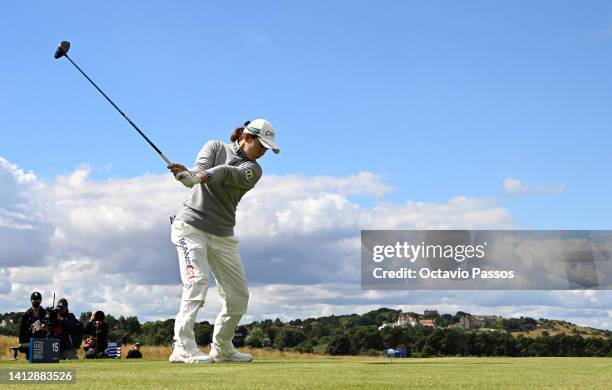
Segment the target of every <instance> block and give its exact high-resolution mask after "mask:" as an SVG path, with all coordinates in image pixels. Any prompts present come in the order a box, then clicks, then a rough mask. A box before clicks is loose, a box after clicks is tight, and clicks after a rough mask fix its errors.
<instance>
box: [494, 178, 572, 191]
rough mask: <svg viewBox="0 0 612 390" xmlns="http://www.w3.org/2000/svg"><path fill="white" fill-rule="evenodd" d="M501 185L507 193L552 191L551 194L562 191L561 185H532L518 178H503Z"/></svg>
mask: <svg viewBox="0 0 612 390" xmlns="http://www.w3.org/2000/svg"><path fill="white" fill-rule="evenodd" d="M502 186H503V188H504V191H505V192H506V193H508V194H513V195H519V194H527V193H552V194H560V193H562V192H563V191H564V188H563V186H552V187H547V186H533V185H529V184H526V183H523V182H522V181H520V180H518V179H513V178H511V177H508V178H506V179H504V181H503V183H502Z"/></svg>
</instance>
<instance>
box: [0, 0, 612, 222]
mask: <svg viewBox="0 0 612 390" xmlns="http://www.w3.org/2000/svg"><path fill="white" fill-rule="evenodd" d="M18 4H19V3H11V4H5V5H4V6H3V8H4V11H5V12H3V14H4V15H5V16H4V17H3V18H4V20H3V23H1V27H0V29H1V30H2V33H3V36H6V37H11V38H10V39H7V40H6V42H5V44H4V53H5V54H4V58H5V60H4V61H3V63H2V69H3V71H2V73H1V76H0V82H1V85H2V86H3V87H2V90H3V93H2V94H1V95H0V99H1V100H0V106H1V107H2V111H3V125H2V127H3V129H4V130H3V133H5V134H11V135H10V136H8V137H7V136H5V137H3V142H2V154H3V155H4V156H5V157H6V158H7V159H8V160H9V161H12V162H14V163H17V164H20V165H21V166H23V167H25V168H27V169H33V170H35V171H36V172H38V173H39V174H40V175H45V176H51V175H55V174H57V173H60V172H64V171H67V170H70V169H73V168H74V167H75V166H77V165H79V164H81V163H83V162H86V163H89V164H91V165H92V166H93V167H94V174H95V175H96V176H97V177H106V176H112V177H127V176H130V175H137V174H141V173H143V172H161V171H163V169H164V166H163V164H160V161H158V159H157V157H156V156H155V155H154V154H153V153H151V151H150V150H149V149H148V147H147V146H146V145H145V144H144V143H142V141H141V140H140V139H138V138H137V136H136V135H135V133H132V130H131V129H130V128H129V127H128V125H127V124H126V123H123V119H122V118H121V117H120V116H118V115H117V113H115V112H114V111H113V109H112V107H111V106H110V105H108V104H107V103H106V102H105V101H103V99H102V97H101V96H98V95H97V92H96V91H95V90H94V89H93V88H92V87H91V86H90V85H88V83H87V82H86V81H85V80H84V79H82V78H81V76H80V75H79V74H78V73H77V72H76V70H75V69H73V68H72V67H71V65H70V64H68V63H67V62H66V61H64V60H62V61H55V60H54V59H53V58H52V56H51V55H52V53H53V51H54V48H55V47H56V45H57V43H58V42H59V41H60V40H62V39H67V40H70V41H71V42H72V45H73V46H72V50H71V54H72V57H73V59H74V60H75V61H76V62H77V63H78V64H80V65H81V66H82V67H83V68H84V69H85V71H86V72H88V73H89V74H90V76H91V77H92V78H94V80H96V81H97V82H98V84H99V85H100V86H101V87H102V89H103V90H105V91H106V92H107V93H108V94H109V95H110V96H111V98H113V99H114V100H115V101H116V102H117V103H118V104H119V106H120V107H122V108H123V109H124V111H126V112H127V113H128V115H129V116H130V117H131V118H132V119H133V120H134V121H135V122H136V123H137V124H139V125H140V127H141V128H143V129H144V130H145V132H146V133H148V134H149V135H150V137H151V138H152V139H154V141H155V142H156V143H158V144H159V145H160V147H161V148H162V149H163V150H164V151H165V152H166V154H168V155H169V156H171V157H172V158H173V159H175V160H177V161H184V162H190V161H191V160H192V159H193V156H194V155H195V153H196V152H197V151H198V149H199V148H200V146H201V144H202V143H203V142H205V140H207V139H209V138H221V139H224V138H225V137H226V136H227V133H228V130H229V129H230V128H231V127H232V126H234V125H236V124H238V123H240V122H242V121H243V120H245V119H248V118H252V117H255V116H264V117H267V118H269V119H270V120H271V121H272V122H273V123H274V124H275V126H276V127H277V128H278V133H279V142H280V144H281V145H282V146H283V153H282V154H281V155H280V156H279V158H274V157H275V156H267V157H266V158H265V160H264V162H263V164H264V168H265V169H266V173H274V174H285V173H291V172H303V173H304V174H307V175H320V174H325V175H345V174H350V173H354V172H356V171H360V170H369V171H373V172H378V173H381V174H384V175H385V176H386V177H387V180H388V182H389V183H390V184H391V185H392V186H393V187H394V188H395V191H394V192H393V193H391V194H389V195H388V197H389V199H391V200H396V201H399V200H402V199H406V198H410V199H414V200H419V201H444V200H446V199H448V198H450V197H452V196H456V195H458V194H461V195H466V196H495V195H497V193H498V192H499V191H500V183H501V181H502V180H503V179H504V178H506V177H513V178H517V179H519V180H521V181H525V182H527V183H533V184H536V185H551V186H558V185H561V186H563V187H564V189H565V191H564V192H563V193H562V194H558V195H556V196H545V197H543V196H531V197H528V198H526V199H514V198H511V199H504V200H503V204H504V205H505V206H507V207H509V208H510V209H511V210H512V211H513V212H514V213H515V214H516V216H517V222H518V223H519V224H521V225H525V226H529V227H534V228H555V227H557V228H585V229H588V228H609V227H610V224H609V222H608V220H609V217H610V215H611V213H610V211H611V208H610V205H609V202H608V198H609V197H608V194H609V192H610V189H611V187H610V182H611V181H610V175H609V173H608V172H607V171H606V170H605V168H604V167H606V166H609V165H610V163H611V162H612V157H611V156H612V153H610V152H609V151H610V147H609V145H610V144H611V143H610V138H611V137H612V135H611V132H610V131H609V124H610V123H611V122H612V111H610V109H609V108H610V101H611V98H612V77H611V75H610V72H609V69H610V66H611V64H612V51H611V50H610V47H611V45H612V5H610V4H609V3H607V2H592V3H589V6H588V7H586V6H582V7H581V6H579V5H578V3H575V2H538V3H537V4H535V3H531V2H519V3H514V4H508V3H505V2H428V3H427V4H423V3H422V2H399V1H386V2H369V1H366V2H364V1H357V2H356V1H350V2H346V1H338V2H307V3H306V2H304V3H295V2H292V3H291V4H288V3H286V2H280V1H278V2H266V1H263V2H256V3H253V2H224V3H223V5H221V4H220V3H219V4H210V3H207V2H181V3H178V2H169V1H166V2H148V3H147V4H148V5H147V6H143V3H139V2H113V1H108V2H104V3H101V4H99V5H90V4H88V5H83V4H82V3H80V2H72V3H71V2H66V3H64V4H63V5H62V6H58V5H56V4H50V3H48V2H28V4H27V5H23V4H19V5H18ZM6 15H11V17H10V18H7V17H6ZM9 53H10V55H9Z"/></svg>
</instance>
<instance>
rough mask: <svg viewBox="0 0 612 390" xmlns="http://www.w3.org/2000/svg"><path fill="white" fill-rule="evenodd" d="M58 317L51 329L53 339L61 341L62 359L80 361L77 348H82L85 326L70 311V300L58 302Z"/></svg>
mask: <svg viewBox="0 0 612 390" xmlns="http://www.w3.org/2000/svg"><path fill="white" fill-rule="evenodd" d="M56 310H57V316H56V317H55V318H52V319H51V321H50V325H51V326H53V329H49V333H50V334H51V336H52V337H55V338H57V339H59V340H60V359H68V360H72V359H78V358H79V357H78V354H77V348H79V347H80V346H81V338H82V333H83V332H82V330H80V329H79V328H80V327H82V326H83V325H82V324H81V323H80V322H79V321H78V320H77V319H76V317H75V316H74V314H72V313H70V311H69V310H68V300H67V299H66V298H61V299H60V300H59V301H57V306H56Z"/></svg>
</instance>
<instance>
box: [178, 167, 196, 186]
mask: <svg viewBox="0 0 612 390" xmlns="http://www.w3.org/2000/svg"><path fill="white" fill-rule="evenodd" d="M175 178H176V180H178V181H180V182H181V183H183V185H184V186H185V187H187V188H191V187H193V186H195V185H196V184H202V181H201V180H200V178H199V177H198V176H197V175H194V174H193V173H192V172H190V171H182V172H179V173H177V174H176V176H175Z"/></svg>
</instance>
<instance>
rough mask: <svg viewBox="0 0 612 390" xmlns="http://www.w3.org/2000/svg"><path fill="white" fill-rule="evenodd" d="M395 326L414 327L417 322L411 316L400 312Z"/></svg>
mask: <svg viewBox="0 0 612 390" xmlns="http://www.w3.org/2000/svg"><path fill="white" fill-rule="evenodd" d="M395 324H396V326H416V325H417V320H416V318H414V317H413V316H412V314H409V313H401V312H400V315H399V318H398V319H397V322H396V323H395Z"/></svg>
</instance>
